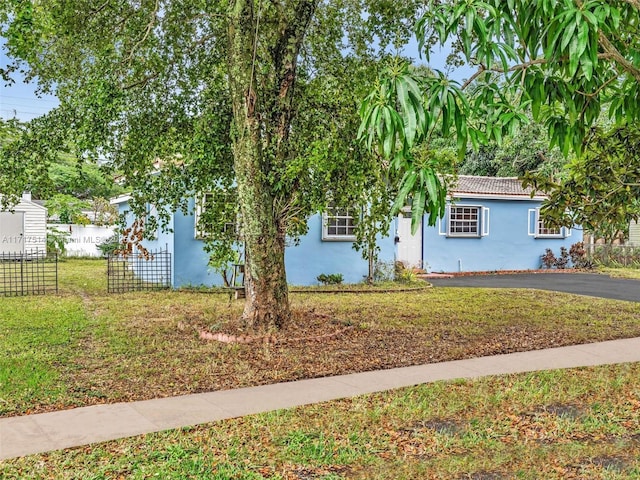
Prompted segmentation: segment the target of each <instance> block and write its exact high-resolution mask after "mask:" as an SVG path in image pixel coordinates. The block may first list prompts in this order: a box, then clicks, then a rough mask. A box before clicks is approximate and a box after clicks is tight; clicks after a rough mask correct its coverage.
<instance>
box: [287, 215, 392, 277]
mask: <svg viewBox="0 0 640 480" xmlns="http://www.w3.org/2000/svg"><path fill="white" fill-rule="evenodd" d="M308 226H309V231H308V232H307V234H306V235H305V236H304V237H302V238H300V242H299V244H298V245H295V246H294V245H290V246H288V247H287V249H286V251H285V256H284V257H285V267H286V269H287V281H288V282H289V284H291V285H317V284H318V281H317V280H316V278H317V276H318V275H320V274H322V273H325V274H331V273H341V274H342V276H343V277H344V282H345V283H359V282H362V281H363V280H364V279H365V278H366V276H367V274H368V272H369V263H368V261H367V260H364V259H363V258H362V253H361V252H356V251H355V250H354V249H353V247H352V246H353V242H348V241H326V240H322V215H314V216H312V217H311V218H310V219H309V221H308ZM395 230H396V226H395V222H391V226H390V228H389V234H388V235H387V236H386V237H381V236H379V237H378V239H377V244H378V246H379V247H380V253H379V255H378V261H380V262H385V263H388V262H390V263H393V262H394V261H395V250H396V249H395V244H394V242H393V238H394V237H393V232H395Z"/></svg>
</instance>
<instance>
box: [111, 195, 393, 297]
mask: <svg viewBox="0 0 640 480" xmlns="http://www.w3.org/2000/svg"><path fill="white" fill-rule="evenodd" d="M129 199H130V197H129V196H126V195H124V196H121V197H118V198H115V199H113V200H112V201H111V203H112V204H114V205H117V206H118V209H119V211H120V213H122V214H125V216H127V215H128V217H127V222H128V224H131V223H132V222H133V217H131V216H130V215H129V213H128V202H129ZM203 203H204V202H202V201H199V202H198V201H196V200H195V199H190V201H189V208H188V211H189V212H190V213H189V214H186V215H185V214H184V213H182V212H181V211H178V212H175V213H173V214H172V215H171V218H170V221H169V224H168V229H167V230H168V231H162V230H159V231H158V232H157V233H156V239H155V240H153V241H145V242H144V244H143V245H144V246H145V248H148V249H149V250H158V251H169V252H170V253H171V263H172V266H171V272H172V279H171V285H173V286H174V287H175V288H179V287H185V286H202V285H205V286H214V285H218V286H219V285H222V284H223V280H222V276H221V274H220V273H219V272H217V271H215V270H214V269H213V268H211V267H209V266H208V260H209V255H208V254H207V252H206V251H205V250H204V242H203V240H202V235H201V233H200V232H199V231H198V228H197V225H198V217H199V215H200V208H201V207H199V205H202V204H203ZM357 215H358V213H357V212H356V211H355V210H354V209H337V208H336V209H329V211H328V212H327V213H325V214H317V215H313V216H312V217H311V218H310V219H309V221H308V232H307V233H306V234H305V235H304V236H303V237H301V238H300V239H299V241H297V242H293V241H291V242H289V244H288V246H287V248H286V250H285V268H286V272H287V281H288V282H289V284H291V285H317V284H318V280H317V277H318V275H321V274H337V273H339V274H342V276H343V279H344V282H345V283H358V282H362V281H363V280H364V279H365V278H366V276H367V274H368V271H369V264H368V261H367V260H365V259H363V258H362V254H361V253H360V252H357V251H356V250H354V249H353V248H352V245H353V242H354V240H355V236H354V233H353V232H354V228H355V225H356V221H357ZM395 229H396V225H395V222H392V225H391V227H390V228H389V232H388V234H387V235H386V236H379V238H378V241H377V244H378V246H379V247H380V252H379V261H380V262H385V263H388V264H390V265H393V262H394V261H395V245H394V235H393V234H394V232H395Z"/></svg>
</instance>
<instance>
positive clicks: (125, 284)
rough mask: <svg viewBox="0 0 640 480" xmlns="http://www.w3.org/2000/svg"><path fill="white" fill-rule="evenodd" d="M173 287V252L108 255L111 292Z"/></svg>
mask: <svg viewBox="0 0 640 480" xmlns="http://www.w3.org/2000/svg"><path fill="white" fill-rule="evenodd" d="M166 288H171V253H169V252H167V251H155V252H144V253H142V252H134V253H129V254H126V255H124V254H110V255H109V256H108V257H107V290H108V291H109V293H124V292H139V291H144V290H162V289H166Z"/></svg>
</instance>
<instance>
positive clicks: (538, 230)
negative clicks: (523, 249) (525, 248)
mask: <svg viewBox="0 0 640 480" xmlns="http://www.w3.org/2000/svg"><path fill="white" fill-rule="evenodd" d="M529 221H531V210H530V211H529ZM531 230H532V229H531V226H529V232H531ZM550 230H552V228H549V227H545V226H544V221H543V220H542V218H541V217H540V209H539V208H536V209H535V220H534V224H533V235H532V236H533V237H535V238H566V237H569V236H571V229H568V228H565V227H558V229H557V233H549V231H550Z"/></svg>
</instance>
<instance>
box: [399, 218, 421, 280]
mask: <svg viewBox="0 0 640 480" xmlns="http://www.w3.org/2000/svg"><path fill="white" fill-rule="evenodd" d="M397 260H398V261H400V262H402V263H404V265H405V267H407V268H422V221H420V226H419V227H418V231H417V232H416V234H415V235H411V212H405V211H402V212H400V214H399V215H398V258H397Z"/></svg>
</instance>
